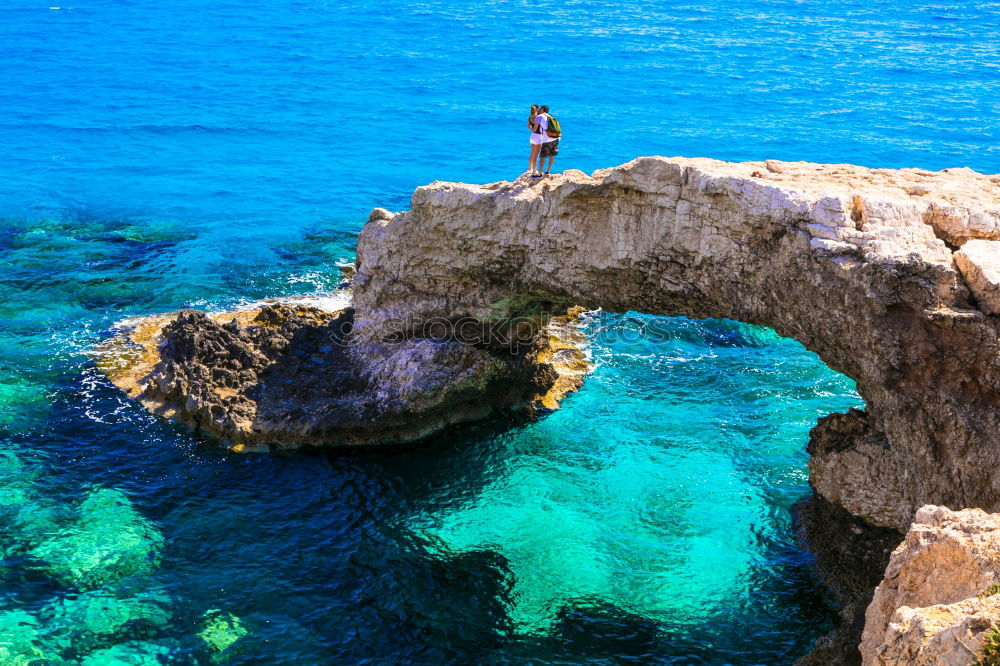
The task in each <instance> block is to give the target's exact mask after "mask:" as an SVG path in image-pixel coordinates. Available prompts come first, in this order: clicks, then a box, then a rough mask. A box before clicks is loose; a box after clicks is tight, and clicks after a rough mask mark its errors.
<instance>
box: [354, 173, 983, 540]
mask: <svg viewBox="0 0 1000 666" xmlns="http://www.w3.org/2000/svg"><path fill="white" fill-rule="evenodd" d="M994 238H1000V177H997V176H993V177H990V176H983V175H980V174H977V173H975V172H972V171H970V170H968V169H950V170H946V171H943V172H927V171H920V170H915V169H908V170H899V171H895V170H884V169H883V170H869V169H864V168H860V167H854V166H848V165H816V164H808V163H775V162H768V163H766V164H765V163H744V164H731V163H724V162H717V161H713V160H706V159H665V158H641V159H638V160H635V161H633V162H630V163H629V164H626V165H624V166H621V167H617V168H614V169H606V170H602V171H598V172H595V173H594V174H593V175H592V176H587V175H585V174H583V173H582V172H579V171H569V172H566V173H565V174H563V175H562V176H558V177H552V178H546V179H543V180H541V181H535V180H532V179H530V178H527V177H523V178H521V179H519V180H518V181H516V182H514V183H506V182H501V183H495V184H492V185H485V186H476V185H465V184H454V183H440V182H437V183H434V184H432V185H429V186H426V187H422V188H419V189H418V190H417V191H416V192H415V193H414V195H413V199H412V208H411V210H409V211H407V212H405V213H401V214H398V215H392V214H390V213H388V212H387V211H384V210H381V209H376V211H374V212H373V214H372V216H371V218H370V220H369V222H368V224H366V225H365V227H364V230H363V231H362V233H361V236H360V238H359V241H358V271H357V275H356V277H355V279H354V305H355V308H356V315H355V317H356V319H355V334H356V335H357V336H359V337H360V338H366V337H367V338H368V339H376V338H378V337H382V336H384V333H385V330H384V328H383V326H384V323H385V322H386V321H395V322H399V321H401V320H403V319H409V320H411V321H424V320H428V319H439V318H446V319H448V320H451V321H454V320H458V319H461V318H463V317H474V318H476V319H479V320H484V321H504V320H511V319H516V318H518V317H520V316H523V315H529V314H530V315H536V314H537V313H539V312H557V311H559V310H560V309H564V308H565V307H567V306H571V305H583V306H585V307H588V308H603V309H605V310H611V311H619V312H620V311H626V310H637V311H641V312H644V313H649V314H661V315H686V316H690V317H698V318H701V317H724V318H730V319H736V320H739V321H743V322H748V323H751V324H756V325H760V326H768V327H771V328H774V329H775V330H776V331H778V332H779V333H780V334H782V335H785V336H788V337H792V338H795V339H796V340H799V341H800V342H802V343H803V344H804V345H805V346H806V347H807V348H809V349H811V350H812V351H814V352H816V353H817V354H818V355H819V356H820V358H821V359H822V360H823V361H824V362H825V363H827V365H829V366H830V367H831V368H833V369H834V370H837V371H839V372H842V373H844V374H845V375H847V376H848V377H851V378H852V379H854V380H855V381H856V382H857V386H858V391H859V393H860V394H861V396H862V397H863V398H864V399H865V401H866V403H867V405H868V406H867V409H866V410H864V411H863V412H852V413H851V414H848V415H833V416H830V417H827V418H825V419H822V420H821V422H820V425H819V426H818V427H817V428H816V429H815V430H814V432H813V436H812V441H811V443H810V452H811V453H812V457H811V462H810V472H811V480H812V483H813V485H814V487H815V489H816V490H817V491H818V492H819V493H820V494H821V495H823V496H824V497H826V498H827V499H829V500H831V501H833V502H834V503H836V504H838V505H840V506H842V507H844V508H846V509H847V510H848V511H850V512H851V513H853V514H854V515H857V516H861V517H863V518H864V519H866V520H868V521H869V522H871V523H873V524H875V525H879V526H887V527H894V528H896V529H900V530H905V528H906V527H907V526H908V525H909V523H910V521H911V518H912V516H913V514H914V512H915V510H916V509H917V508H918V507H920V506H922V505H923V504H928V503H933V504H939V505H947V506H950V507H953V508H961V507H966V506H979V507H983V508H986V509H987V510H997V509H1000V474H997V473H996V470H998V469H1000V466H998V465H1000V412H998V410H997V408H998V407H1000V364H998V360H1000V359H998V352H1000V349H998V343H997V338H998V331H1000V319H997V318H996V317H994V316H992V315H991V314H987V313H990V312H995V309H994V305H995V303H994V299H995V298H996V297H995V294H994V292H993V283H992V282H991V275H990V266H989V262H990V257H991V253H992V252H993V248H992V244H991V243H984V242H982V241H976V242H975V243H973V244H972V245H970V246H967V248H966V250H964V251H958V252H955V250H956V249H957V248H958V247H959V246H962V245H964V244H966V243H967V242H968V241H969V240H970V239H994ZM998 246H1000V243H998ZM973 249H974V250H975V251H972V250H973ZM966 255H968V256H966ZM956 256H957V258H958V260H959V263H958V264H956ZM996 256H997V258H998V261H1000V251H997V252H996ZM959 265H961V266H962V269H961V270H960V269H959V267H958V266H959ZM970 286H971V289H970Z"/></svg>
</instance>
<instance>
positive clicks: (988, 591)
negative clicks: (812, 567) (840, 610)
mask: <svg viewBox="0 0 1000 666" xmlns="http://www.w3.org/2000/svg"><path fill="white" fill-rule="evenodd" d="M998 627H1000V514H987V513H986V512H984V511H981V510H979V509H965V510H963V511H951V510H950V509H946V508H944V507H940V506H925V507H923V508H922V509H920V511H918V512H917V516H916V519H915V521H914V523H913V526H912V527H911V528H910V531H909V532H908V533H907V535H906V538H905V539H904V540H903V543H901V544H900V545H899V547H898V548H896V550H895V551H893V553H892V557H891V558H890V560H889V565H888V566H887V567H886V570H885V578H884V579H883V580H882V582H881V583H880V584H879V585H878V587H877V588H876V589H875V595H874V597H873V599H872V602H871V604H870V605H869V606H868V610H867V612H866V614H865V630H864V634H863V636H862V640H861V654H862V656H863V658H864V664H866V666H868V665H871V666H875V665H886V666H888V665H890V664H914V665H916V666H921V665H924V666H932V665H949V666H951V665H954V666H965V665H966V664H971V663H972V662H973V661H975V660H976V659H977V658H979V657H980V656H981V655H982V652H983V645H984V642H985V641H986V640H987V639H988V638H990V639H991V640H992V641H993V642H997V640H998V639H1000V635H997V636H994V637H992V638H991V637H990V634H991V633H993V632H994V631H995V630H996V629H997V628H998ZM988 663H996V662H995V661H989V662H988Z"/></svg>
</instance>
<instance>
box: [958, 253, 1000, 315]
mask: <svg viewBox="0 0 1000 666" xmlns="http://www.w3.org/2000/svg"><path fill="white" fill-rule="evenodd" d="M955 263H956V264H957V265H958V268H959V269H960V270H961V271H962V275H963V276H964V277H965V281H966V282H967V283H968V284H969V289H971V290H972V295H973V296H974V297H975V298H976V302H977V304H978V305H979V309H980V310H982V311H983V312H985V313H987V314H991V315H995V314H1000V241H987V240H970V241H969V242H968V243H966V244H965V245H963V246H962V248H961V249H960V250H959V251H958V252H956V253H955Z"/></svg>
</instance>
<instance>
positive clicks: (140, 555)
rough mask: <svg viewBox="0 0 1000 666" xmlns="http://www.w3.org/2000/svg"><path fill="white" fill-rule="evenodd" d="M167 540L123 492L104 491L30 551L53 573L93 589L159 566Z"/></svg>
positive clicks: (87, 500)
mask: <svg viewBox="0 0 1000 666" xmlns="http://www.w3.org/2000/svg"><path fill="white" fill-rule="evenodd" d="M162 544H163V537H162V536H161V535H160V533H159V532H158V531H157V530H156V528H155V527H154V526H153V525H152V524H150V523H149V522H148V521H147V520H146V519H145V518H143V517H142V516H141V515H140V514H139V513H138V512H137V511H136V510H135V509H134V508H133V507H132V505H131V503H130V502H129V500H128V498H127V497H126V496H125V495H124V494H123V493H122V492H120V491H118V490H114V489H110V488H101V489H98V490H94V491H92V492H90V493H89V494H88V495H87V497H86V498H85V499H84V500H83V501H82V502H81V503H80V506H79V509H78V517H77V519H76V520H75V521H74V522H73V523H72V524H71V525H70V526H68V527H66V528H64V529H62V530H61V531H60V532H59V533H58V534H56V535H53V536H52V537H51V538H49V539H47V540H45V541H43V542H42V543H40V544H39V545H38V546H36V547H35V548H34V549H32V550H31V552H30V555H31V556H32V557H35V558H38V559H39V560H42V561H43V562H44V564H43V565H42V569H43V570H44V571H46V572H47V573H48V574H49V575H51V576H53V577H55V578H57V579H59V580H61V581H63V582H64V583H68V584H71V585H74V586H78V587H81V588H83V589H92V588H95V587H99V586H101V585H106V584H108V583H113V582H116V581H119V580H121V579H123V578H126V577H128V576H132V575H135V574H140V573H150V572H152V571H154V570H155V569H156V567H157V563H158V561H159V557H160V550H161V548H162Z"/></svg>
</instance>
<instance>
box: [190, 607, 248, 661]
mask: <svg viewBox="0 0 1000 666" xmlns="http://www.w3.org/2000/svg"><path fill="white" fill-rule="evenodd" d="M248 633H250V630H249V629H247V628H246V627H245V626H243V622H242V620H240V618H238V617H236V616H235V615H233V614H232V613H227V612H225V611H222V610H218V609H212V610H208V611H205V615H204V617H203V618H202V622H201V632H200V633H199V634H198V636H199V637H200V638H201V640H203V641H205V644H206V645H207V646H208V647H209V648H211V649H212V650H213V651H215V652H223V651H224V650H226V649H227V648H228V647H229V646H231V645H232V644H233V643H235V642H237V641H238V640H240V639H241V638H243V637H244V636H246V635H247V634H248Z"/></svg>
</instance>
